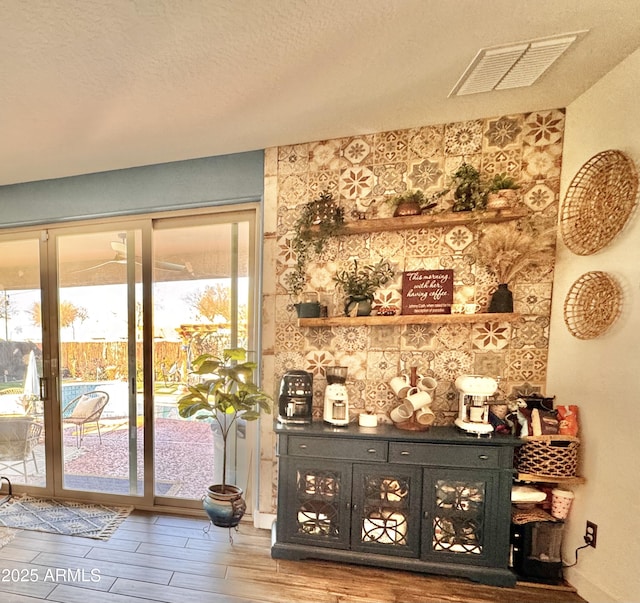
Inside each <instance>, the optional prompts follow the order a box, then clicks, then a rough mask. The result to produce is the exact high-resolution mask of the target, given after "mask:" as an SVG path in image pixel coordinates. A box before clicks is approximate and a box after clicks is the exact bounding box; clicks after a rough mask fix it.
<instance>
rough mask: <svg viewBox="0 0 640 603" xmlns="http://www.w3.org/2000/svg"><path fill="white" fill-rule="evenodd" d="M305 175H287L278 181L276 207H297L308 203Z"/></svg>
mask: <svg viewBox="0 0 640 603" xmlns="http://www.w3.org/2000/svg"><path fill="white" fill-rule="evenodd" d="M307 183H308V177H307V174H289V175H287V176H284V177H283V178H279V179H278V205H279V206H282V205H286V206H287V207H297V206H298V205H300V204H302V203H306V202H307V201H309V188H308V185H307Z"/></svg>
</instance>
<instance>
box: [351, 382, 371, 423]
mask: <svg viewBox="0 0 640 603" xmlns="http://www.w3.org/2000/svg"><path fill="white" fill-rule="evenodd" d="M366 388H367V382H366V381H364V380H362V379H354V380H353V381H347V396H349V415H350V417H351V418H353V415H354V414H359V413H360V412H362V411H363V410H364V409H365V408H367V400H366ZM354 411H356V412H355V413H354Z"/></svg>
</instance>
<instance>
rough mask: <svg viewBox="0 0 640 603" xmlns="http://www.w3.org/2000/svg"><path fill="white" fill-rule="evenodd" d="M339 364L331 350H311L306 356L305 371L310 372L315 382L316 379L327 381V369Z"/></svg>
mask: <svg viewBox="0 0 640 603" xmlns="http://www.w3.org/2000/svg"><path fill="white" fill-rule="evenodd" d="M337 364H338V363H337V362H336V359H335V356H334V354H333V353H332V352H330V351H329V350H311V351H309V352H307V353H306V354H305V362H304V367H303V370H305V371H309V372H310V373H311V374H312V375H313V380H314V382H315V381H316V379H326V372H325V371H326V370H327V367H328V366H336V365H337ZM298 368H300V367H298Z"/></svg>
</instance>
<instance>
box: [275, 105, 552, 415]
mask: <svg viewBox="0 0 640 603" xmlns="http://www.w3.org/2000/svg"><path fill="white" fill-rule="evenodd" d="M563 130H564V111H563V110H549V111H538V112H534V113H527V114H521V115H505V116H501V117H493V118H489V119H478V120H473V121H465V122H458V123H450V124H444V125H439V126H425V127H421V128H413V129H408V130H394V131H390V132H380V133H377V134H368V135H362V136H350V137H346V138H338V139H334V140H324V141H318V142H310V143H306V144H299V145H293V146H285V147H279V148H272V149H268V150H267V153H266V182H265V204H266V207H265V215H266V216H267V222H268V223H269V225H268V226H267V228H265V230H266V240H265V258H267V259H268V260H265V298H264V309H263V319H264V332H263V340H264V344H265V345H264V352H265V357H266V358H269V363H270V364H271V363H272V370H273V372H272V375H273V383H272V384H271V386H272V387H273V388H274V393H275V392H276V390H277V387H278V383H279V380H280V377H281V375H282V374H283V373H284V372H285V371H287V370H289V369H305V370H308V371H311V372H312V373H313V375H314V384H315V387H314V389H315V395H314V409H315V410H314V414H315V415H316V416H318V417H320V416H321V408H322V396H323V392H324V388H325V385H326V381H325V379H324V368H325V367H327V366H329V365H333V364H341V365H346V366H348V367H349V377H348V389H349V395H350V404H351V409H352V415H353V416H354V417H355V415H356V414H357V413H358V412H360V411H362V410H363V409H365V408H366V409H373V410H375V412H377V413H378V414H379V416H380V418H381V419H382V420H388V419H387V413H388V412H389V410H390V409H391V408H392V406H393V405H394V403H395V398H394V397H393V395H392V393H391V391H390V389H389V387H388V385H387V382H388V380H389V379H390V378H391V377H392V376H394V375H395V374H397V373H398V372H399V371H401V370H402V369H404V368H406V367H409V366H411V365H416V366H417V367H418V372H419V373H420V374H423V375H430V376H432V377H435V379H437V381H438V384H439V385H438V388H437V390H436V396H435V400H434V403H433V405H432V409H433V410H434V411H435V413H436V416H437V424H449V423H451V422H453V419H454V418H455V416H456V414H457V398H458V396H457V392H456V390H455V388H454V386H453V381H454V380H455V378H456V377H457V376H459V375H462V374H483V375H490V376H494V377H500V378H501V388H502V390H503V391H504V392H505V393H506V394H512V393H515V392H521V393H533V392H542V391H543V387H544V383H545V377H546V365H547V348H548V340H549V315H550V308H551V293H552V291H551V289H552V282H553V264H552V262H550V263H549V265H545V266H541V267H538V268H536V269H531V270H529V271H527V272H525V273H524V274H522V275H521V277H519V279H518V280H517V281H515V282H513V283H510V288H511V289H512V291H513V294H514V303H515V311H516V312H518V313H521V314H522V316H521V317H520V318H519V319H518V320H517V321H516V322H494V321H486V322H484V321H483V322H476V323H469V324H442V325H438V324H431V325H407V326H388V327H386V326H348V327H333V328H300V327H298V326H297V319H296V316H295V312H294V308H293V306H292V301H293V300H292V299H290V296H289V295H288V293H287V289H286V284H285V276H286V274H287V273H288V271H290V270H291V267H292V266H293V264H294V261H295V255H294V253H293V251H292V249H291V237H292V234H293V232H292V229H293V225H294V223H295V221H296V219H297V217H298V215H299V206H300V205H302V204H304V203H306V202H307V201H310V200H311V199H314V198H317V197H318V196H319V194H320V193H321V192H322V191H323V190H325V189H328V190H329V191H331V192H332V193H333V194H334V197H335V198H336V199H338V200H339V203H340V205H341V206H342V207H343V208H344V210H345V215H346V219H347V220H356V219H358V215H359V214H361V213H362V212H366V213H365V215H366V218H375V217H385V216H389V215H391V212H392V208H391V207H390V205H389V204H388V203H385V202H384V199H385V198H388V197H391V196H393V195H395V194H397V193H401V192H403V191H406V190H412V189H421V190H423V191H425V192H426V193H429V192H431V191H433V192H435V191H438V190H441V189H442V188H444V187H445V186H447V184H448V182H449V176H450V174H452V173H453V172H454V171H455V170H456V168H457V167H458V166H459V165H460V164H461V163H462V162H463V161H467V162H468V163H471V164H472V165H474V166H475V167H477V168H479V169H480V170H481V172H482V173H484V174H486V175H489V176H490V175H492V174H494V173H502V172H506V173H508V174H510V175H512V176H514V177H515V178H516V179H517V181H518V182H519V183H520V184H521V188H520V191H519V192H520V200H519V203H521V204H522V205H523V206H524V207H526V209H527V218H525V219H526V220H532V221H534V222H536V223H537V224H538V225H541V226H554V227H555V225H556V222H557V212H558V192H559V185H560V168H561V158H562V142H563ZM441 203H443V204H444V205H445V207H446V205H447V204H450V203H451V199H448V198H447V197H444V198H443V199H442V200H441ZM476 242H477V227H476V226H474V225H473V224H470V225H468V226H454V227H443V228H442V227H441V228H433V229H425V230H406V231H399V232H383V233H375V234H367V235H352V236H340V237H336V238H335V239H333V240H332V241H331V244H330V245H329V246H328V249H327V250H326V252H325V255H324V257H323V258H322V259H321V261H318V262H314V263H313V264H312V265H311V266H310V267H309V272H308V279H309V287H308V289H309V290H313V291H317V292H320V293H321V294H323V295H324V297H325V299H326V300H328V303H329V304H330V306H332V307H330V313H333V314H341V306H342V300H341V298H340V296H339V295H337V294H336V292H335V289H334V286H333V282H332V276H333V274H334V273H335V271H336V270H337V269H339V268H343V267H346V266H347V265H348V264H349V263H350V258H352V257H357V258H358V259H359V260H361V261H362V262H366V263H369V262H375V261H377V260H378V259H380V258H388V259H390V260H391V261H392V262H393V264H394V266H395V268H396V273H397V275H398V277H397V279H396V280H395V282H394V283H393V285H392V286H391V287H388V288H387V289H385V290H384V291H381V292H379V293H378V297H379V298H385V299H386V300H387V301H388V302H393V300H396V301H397V300H398V299H399V293H398V292H399V290H400V275H401V272H402V271H404V270H414V269H436V268H453V270H454V285H455V295H456V300H462V299H464V300H468V301H475V302H476V303H478V304H479V305H480V311H481V312H482V311H483V310H484V309H486V307H487V305H488V300H489V298H490V295H491V293H492V291H493V289H495V287H496V285H497V281H496V280H495V277H494V276H493V275H492V273H491V272H489V271H488V270H487V269H486V268H485V267H484V266H483V265H481V264H479V263H478V262H477V261H476V257H475V254H474V252H475V245H476ZM456 300H454V301H456Z"/></svg>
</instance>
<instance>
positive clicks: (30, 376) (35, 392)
mask: <svg viewBox="0 0 640 603" xmlns="http://www.w3.org/2000/svg"><path fill="white" fill-rule="evenodd" d="M24 394H25V395H29V396H35V397H36V398H40V378H39V376H38V363H37V362H36V355H35V354H34V353H33V350H31V351H30V352H29V360H28V361H27V373H26V375H25V378H24Z"/></svg>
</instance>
